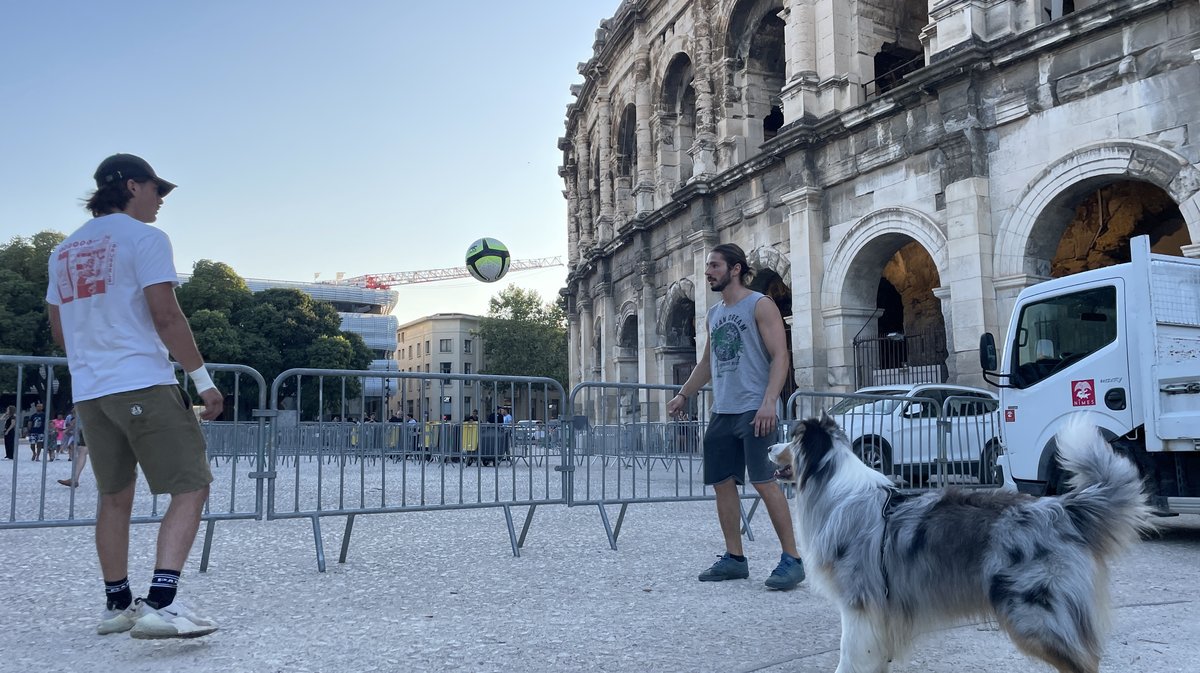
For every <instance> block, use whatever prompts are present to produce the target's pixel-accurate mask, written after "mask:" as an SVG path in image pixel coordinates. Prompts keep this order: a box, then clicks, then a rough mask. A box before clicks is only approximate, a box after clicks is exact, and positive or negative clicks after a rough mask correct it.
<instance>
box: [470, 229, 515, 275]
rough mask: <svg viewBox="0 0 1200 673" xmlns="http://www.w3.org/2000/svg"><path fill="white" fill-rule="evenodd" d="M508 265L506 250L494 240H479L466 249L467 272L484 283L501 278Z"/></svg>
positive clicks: (506, 271)
mask: <svg viewBox="0 0 1200 673" xmlns="http://www.w3.org/2000/svg"><path fill="white" fill-rule="evenodd" d="M508 263H509V255H508V248H507V247H505V246H504V244H503V243H501V242H500V241H497V240H496V239H494V238H481V239H479V240H478V241H475V242H474V243H472V244H471V247H469V248H467V271H470V272H471V275H472V276H475V277H476V278H478V279H479V280H482V281H483V282H485V283H494V282H496V281H498V280H500V279H501V278H503V277H504V274H506V273H508Z"/></svg>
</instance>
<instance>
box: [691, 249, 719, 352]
mask: <svg viewBox="0 0 1200 673" xmlns="http://www.w3.org/2000/svg"><path fill="white" fill-rule="evenodd" d="M718 242H719V239H718V238H717V235H716V234H715V233H713V232H708V231H694V232H692V233H691V234H689V235H688V236H687V244H688V246H689V248H690V250H691V253H692V269H693V272H692V285H693V286H694V287H695V288H696V291H695V295H696V296H695V297H694V299H695V304H696V313H695V325H696V362H700V357H701V356H702V355H704V346H705V344H707V343H708V324H707V322H706V320H707V318H708V309H709V307H710V306H713V302H715V301H721V295H719V294H717V293H715V292H713V291H712V290H710V289H708V281H707V280H705V279H704V265H705V264H706V263H707V261H708V253H709V252H710V251H711V250H712V249H713V248H715V247H716V246H717V244H718Z"/></svg>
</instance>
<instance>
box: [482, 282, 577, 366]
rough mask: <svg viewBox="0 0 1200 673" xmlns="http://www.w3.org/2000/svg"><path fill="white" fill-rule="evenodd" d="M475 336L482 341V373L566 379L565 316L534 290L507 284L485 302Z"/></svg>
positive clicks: (554, 304)
mask: <svg viewBox="0 0 1200 673" xmlns="http://www.w3.org/2000/svg"><path fill="white" fill-rule="evenodd" d="M476 334H477V335H478V336H479V337H480V339H482V340H483V367H482V369H481V372H482V373H484V374H499V375H504V376H544V377H549V378H552V379H554V380H555V381H558V382H560V383H565V382H566V380H567V328H566V315H565V314H564V313H563V310H562V307H561V306H559V305H558V304H557V303H543V301H542V297H541V295H539V294H538V293H537V292H536V291H535V290H523V289H521V288H519V287H517V286H516V285H509V286H508V287H506V288H504V289H503V290H501V291H500V292H499V294H497V295H496V296H494V297H492V298H491V300H489V302H488V314H487V316H485V317H484V318H483V319H482V320H480V321H479V329H478V330H477V331H476Z"/></svg>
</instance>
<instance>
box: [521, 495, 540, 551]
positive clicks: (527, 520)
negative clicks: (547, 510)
mask: <svg viewBox="0 0 1200 673" xmlns="http://www.w3.org/2000/svg"><path fill="white" fill-rule="evenodd" d="M535 511H537V505H530V506H529V511H528V512H526V513H525V523H524V524H522V525H521V537H519V538H517V548H518V549H520V548H521V547H524V546H525V536H526V535H527V534H528V533H529V523H530V522H531V521H533V513H534V512H535Z"/></svg>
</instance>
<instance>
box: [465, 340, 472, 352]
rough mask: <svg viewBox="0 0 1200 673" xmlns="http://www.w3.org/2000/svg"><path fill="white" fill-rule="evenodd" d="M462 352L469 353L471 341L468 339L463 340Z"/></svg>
mask: <svg viewBox="0 0 1200 673" xmlns="http://www.w3.org/2000/svg"><path fill="white" fill-rule="evenodd" d="M463 352H464V353H470V352H471V340H470V339H463Z"/></svg>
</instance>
